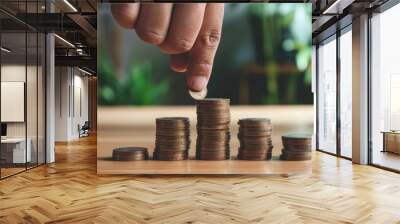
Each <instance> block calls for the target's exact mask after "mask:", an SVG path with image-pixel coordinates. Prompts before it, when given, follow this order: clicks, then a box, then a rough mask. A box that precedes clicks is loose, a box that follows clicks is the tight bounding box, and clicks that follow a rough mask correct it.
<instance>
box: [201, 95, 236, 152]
mask: <svg viewBox="0 0 400 224" xmlns="http://www.w3.org/2000/svg"><path fill="white" fill-rule="evenodd" d="M229 103H230V100H229V99H211V98H210V99H203V100H198V101H196V106H197V146H196V149H197V150H196V158H197V159H200V160H226V159H229V158H230V152H229V149H230V146H229V143H230V138H231V136H230V121H231V115H230V110H229Z"/></svg>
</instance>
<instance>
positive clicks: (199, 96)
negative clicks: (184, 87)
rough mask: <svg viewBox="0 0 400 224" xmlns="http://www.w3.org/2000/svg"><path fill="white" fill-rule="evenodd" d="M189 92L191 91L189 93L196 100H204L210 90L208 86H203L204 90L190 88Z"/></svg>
mask: <svg viewBox="0 0 400 224" xmlns="http://www.w3.org/2000/svg"><path fill="white" fill-rule="evenodd" d="M188 92H189V95H190V96H191V97H192V98H193V99H195V100H202V99H204V98H206V96H207V92H208V90H207V87H204V88H203V89H202V90H200V91H199V92H196V91H192V90H190V89H189V90H188Z"/></svg>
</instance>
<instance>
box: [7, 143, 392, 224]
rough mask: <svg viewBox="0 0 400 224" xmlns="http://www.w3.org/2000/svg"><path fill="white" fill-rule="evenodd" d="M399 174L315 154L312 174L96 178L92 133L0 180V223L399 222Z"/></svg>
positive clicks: (60, 147) (59, 146) (61, 146)
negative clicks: (50, 160)
mask: <svg viewBox="0 0 400 224" xmlns="http://www.w3.org/2000/svg"><path fill="white" fill-rule="evenodd" d="M399 199H400V175H398V174H395V173H390V172H387V171H383V170H380V169H377V168H373V167H368V166H357V165H352V164H351V163H350V162H349V161H347V160H343V159H336V158H335V157H332V156H329V155H326V154H322V153H315V155H314V162H313V174H312V176H311V177H304V176H303V177H302V176H297V177H289V178H288V177H250V176H228V177H226V176H184V177H183V176H158V177H154V176H141V177H138V176H98V175H96V147H95V138H93V137H91V138H86V139H84V140H82V141H78V142H71V143H69V144H58V145H57V163H56V164H52V165H48V166H42V167H40V168H37V169H34V170H31V171H28V172H26V173H22V174H20V175H17V176H14V177H11V178H8V179H6V180H3V181H0V223H43V222H48V223H374V224H375V223H385V224H386V223H400V221H399V220H400V200H399Z"/></svg>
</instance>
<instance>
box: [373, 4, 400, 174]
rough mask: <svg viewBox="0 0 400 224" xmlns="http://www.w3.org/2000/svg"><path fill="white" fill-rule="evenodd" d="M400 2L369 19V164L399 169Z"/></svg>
mask: <svg viewBox="0 0 400 224" xmlns="http://www.w3.org/2000/svg"><path fill="white" fill-rule="evenodd" d="M399 21H400V5H396V6H394V7H392V8H390V9H388V10H386V11H384V12H382V13H380V14H376V15H374V16H373V17H372V18H371V29H372V32H371V34H372V37H371V41H372V43H371V45H372V46H371V60H372V63H371V68H372V71H371V99H370V100H371V102H370V104H371V111H370V119H371V122H372V123H371V130H370V133H371V140H372V155H371V157H372V163H373V164H375V165H379V166H383V167H387V168H391V169H395V170H400V155H399V153H400V132H399V131H400V103H399V102H400V101H399V96H400V63H399V60H398V52H400V45H399V42H398V40H399V39H400V32H399V30H398V29H396V28H395V27H398V22H399Z"/></svg>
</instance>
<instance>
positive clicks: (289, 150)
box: [281, 133, 312, 161]
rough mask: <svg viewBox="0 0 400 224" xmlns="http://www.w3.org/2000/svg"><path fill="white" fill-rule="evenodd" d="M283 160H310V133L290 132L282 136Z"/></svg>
mask: <svg viewBox="0 0 400 224" xmlns="http://www.w3.org/2000/svg"><path fill="white" fill-rule="evenodd" d="M282 143H283V147H284V148H283V149H282V154H281V159H283V160H294V161H296V160H310V159H311V148H312V142H311V135H310V134H306V133H292V134H285V135H283V136H282Z"/></svg>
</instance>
